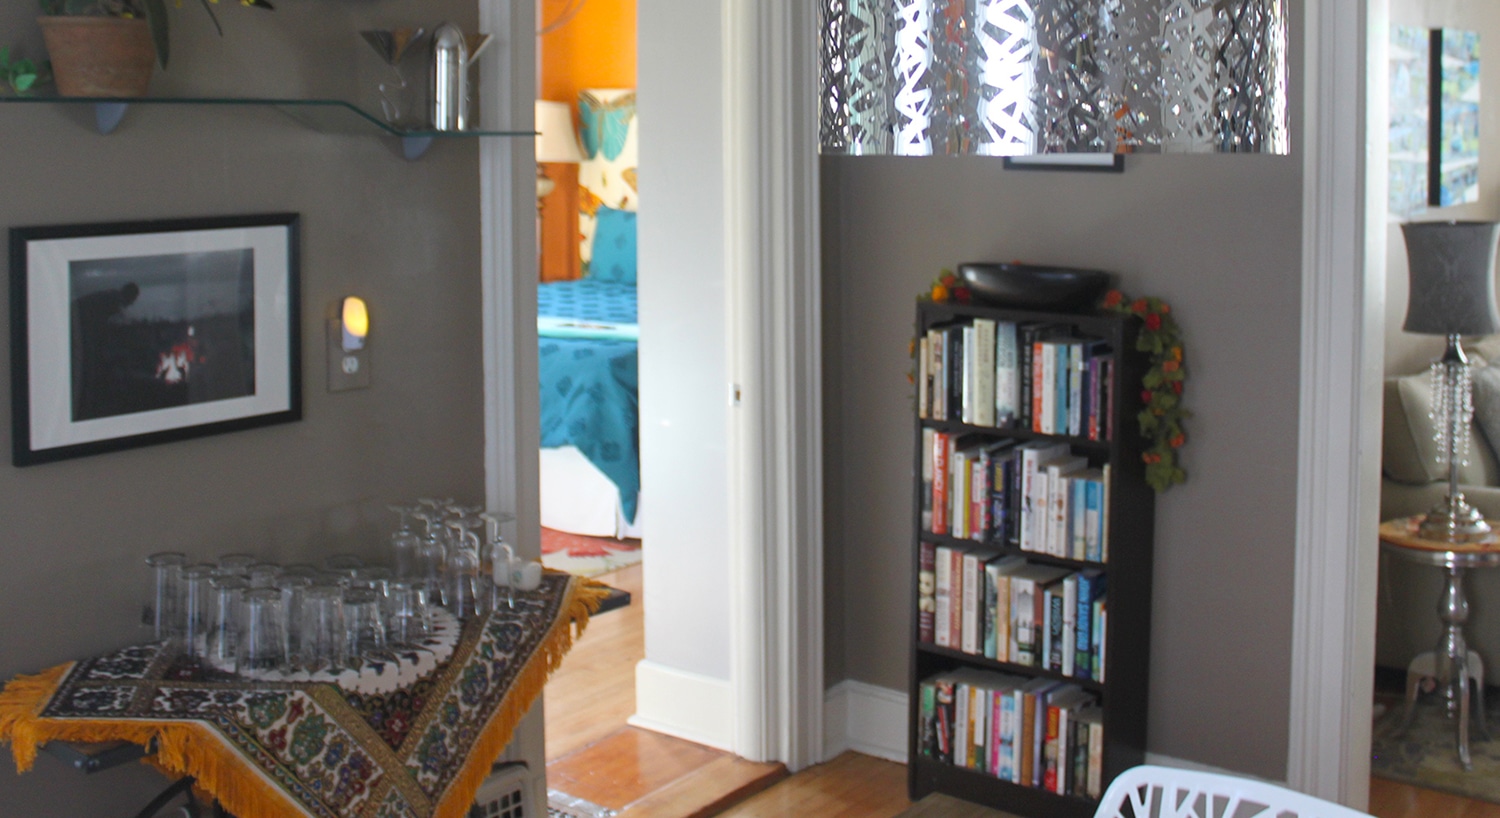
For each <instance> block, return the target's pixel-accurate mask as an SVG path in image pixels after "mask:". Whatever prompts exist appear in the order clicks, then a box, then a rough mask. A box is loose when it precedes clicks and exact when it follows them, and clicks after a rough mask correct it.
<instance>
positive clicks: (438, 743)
mask: <svg viewBox="0 0 1500 818" xmlns="http://www.w3.org/2000/svg"><path fill="white" fill-rule="evenodd" d="M605 593H606V592H605V591H604V590H603V589H602V588H601V587H599V586H595V585H593V584H591V583H588V582H587V581H586V580H583V579H580V578H577V577H572V576H569V575H567V574H560V573H552V572H548V573H547V574H546V575H545V576H544V578H543V582H542V586H541V588H539V589H538V590H536V591H531V592H518V593H517V595H516V603H515V608H513V609H512V608H509V607H507V606H504V605H502V606H501V607H500V609H499V610H497V611H495V612H494V613H491V614H488V615H486V616H481V617H474V618H471V619H469V620H468V621H466V622H464V623H462V624H461V626H459V625H458V623H455V625H456V626H458V627H460V630H459V632H458V634H457V640H456V642H455V643H454V646H453V650H452V653H451V655H448V656H447V657H446V658H445V659H443V660H442V661H440V662H437V663H436V664H435V665H432V666H431V667H430V668H426V669H425V672H422V673H420V674H405V673H403V674H402V679H401V683H400V684H398V685H394V686H392V685H388V684H380V685H371V684H369V681H370V680H369V679H368V678H366V679H365V680H364V681H365V683H363V684H361V683H358V679H356V678H354V677H352V676H350V677H347V678H341V679H340V680H339V681H338V682H337V683H330V682H326V681H321V682H320V681H311V680H308V681H298V680H296V679H290V680H287V681H280V682H272V681H254V682H250V681H245V680H243V679H239V678H237V677H234V676H230V675H227V674H218V673H213V672H205V671H201V670H198V669H196V668H193V667H191V666H190V665H188V664H186V663H185V662H183V661H182V659H181V658H180V657H179V656H178V655H177V654H176V653H174V652H170V651H167V650H165V649H164V647H163V646H162V645H158V644H152V645H140V646H135V647H130V648H125V649H124V650H119V651H116V652H114V653H110V654H106V655H104V656H99V657H96V658H93V659H87V660H84V661H80V662H73V663H69V664H66V665H62V666H59V667H56V668H53V669H52V670H49V671H46V672H44V673H42V674H39V675H37V676H23V677H17V678H16V679H14V680H12V681H11V682H10V683H9V684H7V685H6V687H5V691H4V692H3V693H0V741H8V742H10V744H11V751H12V753H13V755H14V756H15V760H16V766H17V768H18V770H20V771H22V772H24V771H26V770H29V769H30V768H31V765H32V763H33V761H34V760H35V758H36V754H37V750H38V748H39V747H40V746H41V745H43V744H45V743H47V742H48V741H84V742H102V741H118V740H125V741H131V742H134V743H136V744H140V745H142V746H150V745H153V744H154V746H155V749H156V751H155V753H154V754H153V755H150V756H148V757H147V758H146V761H147V762H148V763H151V764H153V765H155V766H156V767H158V768H160V769H161V770H162V771H163V772H165V773H167V774H168V775H172V776H183V775H191V776H193V777H194V778H196V779H197V781H198V786H199V787H201V788H202V789H203V790H204V791H205V792H207V793H208V794H210V795H212V796H214V797H215V798H217V799H218V800H219V802H220V803H221V804H223V805H224V807H225V808H227V809H228V810H229V811H230V812H232V813H234V814H235V815H236V816H237V818H286V817H287V816H312V818H461V816H464V815H466V814H467V813H468V810H469V807H470V806H471V805H472V803H473V800H474V794H475V792H476V791H477V790H478V788H479V786H480V784H482V783H483V781H484V779H485V777H486V776H487V775H488V773H489V770H490V766H491V765H492V764H493V763H494V760H495V759H496V758H498V757H499V755H500V753H501V752H502V751H503V750H504V749H505V745H506V744H507V743H509V741H510V737H511V733H512V732H513V731H514V730H515V727H516V724H517V723H518V722H519V721H520V719H521V717H522V716H524V715H525V713H526V711H527V710H528V709H529V708H530V707H531V705H532V703H533V702H535V700H536V698H537V696H538V695H540V694H541V692H542V687H543V686H544V685H545V684H546V680H547V677H548V675H549V674H550V673H551V672H552V671H553V670H554V669H556V668H557V666H558V664H559V663H560V662H561V661H562V658H563V656H564V655H565V654H566V653H567V651H568V649H569V648H570V647H571V646H572V640H573V626H574V625H575V624H576V625H577V627H578V629H579V631H582V629H583V627H584V626H585V625H587V623H588V617H589V614H590V612H592V611H594V610H596V609H597V608H598V605H599V601H600V600H601V599H602V597H603V595H604V594H605ZM403 664H405V663H403ZM422 664H431V663H422ZM371 674H374V675H377V676H378V675H384V676H386V677H389V675H390V671H389V668H385V667H379V666H375V667H368V668H367V669H366V670H365V671H362V674H361V675H364V676H367V677H368V676H369V675H371Z"/></svg>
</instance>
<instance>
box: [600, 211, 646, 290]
mask: <svg viewBox="0 0 1500 818" xmlns="http://www.w3.org/2000/svg"><path fill="white" fill-rule="evenodd" d="M635 259H636V253H635V214H634V213H632V212H630V211H628V210H615V209H614V208H612V207H608V206H605V205H600V206H599V215H598V223H597V224H596V225H595V226H594V255H593V258H591V259H590V260H589V277H590V278H592V279H594V280H595V281H614V282H618V283H621V284H634V283H635Z"/></svg>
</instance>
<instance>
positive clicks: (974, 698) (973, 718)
mask: <svg viewBox="0 0 1500 818" xmlns="http://www.w3.org/2000/svg"><path fill="white" fill-rule="evenodd" d="M989 712H990V707H989V696H988V692H987V691H986V690H985V689H984V687H983V686H981V685H972V686H970V687H969V764H968V766H969V769H971V770H983V769H984V753H985V748H986V747H988V746H989V728H990V721H989V718H988V716H989Z"/></svg>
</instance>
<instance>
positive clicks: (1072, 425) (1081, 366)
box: [1068, 343, 1088, 437]
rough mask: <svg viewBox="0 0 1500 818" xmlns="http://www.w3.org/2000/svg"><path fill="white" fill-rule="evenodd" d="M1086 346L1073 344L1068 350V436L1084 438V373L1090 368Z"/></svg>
mask: <svg viewBox="0 0 1500 818" xmlns="http://www.w3.org/2000/svg"><path fill="white" fill-rule="evenodd" d="M1084 349H1085V347H1084V345H1083V344H1082V343H1075V344H1073V345H1072V346H1071V347H1070V348H1069V350H1068V434H1070V435H1073V436H1074V437H1082V436H1083V410H1084V391H1083V372H1084V370H1085V369H1087V368H1088V361H1087V360H1086V359H1085V358H1084Z"/></svg>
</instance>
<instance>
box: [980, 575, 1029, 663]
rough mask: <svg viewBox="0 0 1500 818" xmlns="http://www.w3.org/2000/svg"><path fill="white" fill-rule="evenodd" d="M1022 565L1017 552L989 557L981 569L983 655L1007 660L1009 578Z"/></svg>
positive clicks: (1008, 652) (1000, 660)
mask: <svg viewBox="0 0 1500 818" xmlns="http://www.w3.org/2000/svg"><path fill="white" fill-rule="evenodd" d="M1024 565H1026V558H1025V557H1022V556H1020V555H1019V554H1014V555H1011V556H1008V557H1002V558H1001V559H998V560H991V561H990V562H988V563H986V564H985V566H984V570H985V585H984V588H985V605H984V618H985V619H984V622H985V625H984V656H985V657H986V658H988V659H994V660H996V661H999V662H1008V661H1010V627H1011V619H1010V578H1011V575H1012V574H1014V573H1015V572H1017V571H1019V570H1021V567H1022V566H1024Z"/></svg>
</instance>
